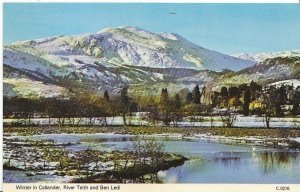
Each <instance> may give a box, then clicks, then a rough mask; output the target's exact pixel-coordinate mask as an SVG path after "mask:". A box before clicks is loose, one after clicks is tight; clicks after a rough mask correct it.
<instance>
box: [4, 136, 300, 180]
mask: <svg viewBox="0 0 300 192" xmlns="http://www.w3.org/2000/svg"><path fill="white" fill-rule="evenodd" d="M19 138H21V139H26V138H28V139H32V140H46V139H47V140H48V139H51V140H54V141H56V142H64V143H66V142H80V143H79V144H76V145H72V146H68V149H69V150H84V149H87V148H92V149H98V150H127V149H128V148H129V147H130V145H131V144H132V142H133V141H135V140H137V136H130V135H118V134H52V135H37V136H28V137H27V136H26V137H25V136H24V137H19ZM139 138H140V139H142V140H148V139H155V140H157V141H158V142H162V143H163V144H164V145H165V151H166V152H171V153H176V154H181V155H184V156H185V157H187V158H189V160H188V161H186V162H185V163H184V164H183V165H182V166H178V167H173V168H171V169H169V170H166V171H160V172H159V173H158V175H159V176H160V178H161V180H162V181H163V182H164V183H245V184H255V183H294V184H298V183H300V152H297V151H283V150H278V149H271V148H264V147H257V149H256V151H255V152H253V151H252V146H250V145H239V144H228V143H227V144H225V143H219V142H216V141H210V140H207V139H206V140H204V139H178V138H166V137H153V136H152V137H151V136H140V137H139ZM4 174H5V173H4Z"/></svg>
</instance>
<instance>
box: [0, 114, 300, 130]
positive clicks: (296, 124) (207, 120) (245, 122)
mask: <svg viewBox="0 0 300 192" xmlns="http://www.w3.org/2000/svg"><path fill="white" fill-rule="evenodd" d="M201 119H202V121H201V122H190V121H189V120H188V118H185V119H184V120H183V121H180V122H178V126H181V127H190V126H195V127H211V126H213V127H222V126H223V122H222V119H221V117H218V116H214V117H213V118H212V119H211V117H201ZM17 121H19V122H24V119H20V120H17V119H4V120H3V122H4V124H14V123H16V122H17ZM31 122H32V123H34V124H37V125H49V124H50V125H56V124H57V122H58V119H56V118H50V119H49V118H34V119H31ZM106 122H107V124H108V125H115V126H116V125H123V118H122V117H120V116H118V117H107V119H106ZM88 123H89V118H66V119H65V124H66V125H68V124H69V125H72V124H75V125H86V124H88ZM103 124H104V119H103V118H97V117H95V118H93V120H92V125H103ZM127 124H131V125H141V126H149V125H152V124H151V123H150V122H148V121H147V120H145V119H143V118H141V117H139V116H133V117H131V118H129V117H127ZM156 125H163V123H162V122H159V123H157V124H156ZM171 126H172V122H171ZM233 126H234V127H252V128H253V127H256V128H260V127H265V122H264V121H263V118H262V117H256V116H250V117H244V116H238V117H237V119H236V121H235V123H234V125H233ZM270 126H271V127H273V128H277V127H278V128H280V127H282V128H300V117H295V118H271V121H270Z"/></svg>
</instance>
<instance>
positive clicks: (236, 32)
mask: <svg viewBox="0 0 300 192" xmlns="http://www.w3.org/2000/svg"><path fill="white" fill-rule="evenodd" d="M171 13H176V14H171ZM118 26H136V27H139V28H142V29H145V30H148V31H151V32H172V33H177V34H180V35H181V36H183V37H185V38H186V39H188V40H190V41H192V42H194V43H196V44H198V45H200V46H203V47H206V48H209V49H213V50H217V51H220V52H223V53H227V54H235V53H240V52H246V53H259V52H273V51H281V50H290V49H299V48H300V4H162V3H158V4H155V3H152V4H129V3H127V4H118V3H111V4H99V3H97V4H96V3H90V4H84V3H77V4H67V3H65V4H61V3H60V4H54V3H40V4H37V3H36V4H34V3H31V4H30V3H18V4H17V3H6V4H4V24H3V28H4V33H3V34H4V43H5V44H9V43H12V42H14V41H18V40H27V39H36V38H42V37H48V36H55V35H70V34H80V33H93V32H97V31H99V30H101V29H103V28H106V27H118Z"/></svg>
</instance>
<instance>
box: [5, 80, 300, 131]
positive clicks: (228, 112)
mask: <svg viewBox="0 0 300 192" xmlns="http://www.w3.org/2000/svg"><path fill="white" fill-rule="evenodd" d="M128 89H129V87H128V86H125V87H123V88H122V89H121V90H120V91H119V94H118V95H113V96H111V95H110V93H109V92H108V91H105V92H104V93H103V94H102V95H100V94H99V93H81V92H77V93H76V94H73V95H71V96H70V97H69V98H41V97H37V96H31V97H29V98H22V97H6V96H5V97H4V98H3V104H4V105H3V113H4V118H16V119H23V120H24V119H25V122H23V123H24V124H27V125H30V124H31V123H32V118H35V117H44V118H49V124H50V119H51V118H56V119H57V124H58V125H60V126H63V125H65V123H66V119H68V120H69V122H71V124H72V125H77V124H80V123H81V122H82V121H83V119H85V122H86V124H88V125H93V124H94V121H95V118H98V120H99V119H100V120H101V122H102V123H103V125H107V120H106V118H107V117H115V116H122V119H123V123H124V125H127V124H128V123H130V122H128V118H130V117H131V116H132V114H133V113H134V112H145V115H144V118H145V119H146V120H147V121H148V122H150V123H152V124H153V125H155V124H156V123H158V122H163V123H164V124H165V125H170V124H172V125H173V126H177V124H178V122H179V121H181V120H182V119H183V118H188V119H189V121H190V122H199V121H203V119H202V118H201V116H215V115H218V116H221V117H222V120H223V122H224V125H226V126H227V127H231V126H232V125H233V123H234V120H235V118H236V116H237V114H243V115H244V116H248V115H259V116H263V117H264V119H265V122H266V124H267V125H266V126H267V127H269V122H270V118H271V117H283V116H286V115H290V116H296V115H299V111H300V108H299V104H300V87H299V86H298V87H297V88H293V86H289V85H281V86H280V87H276V86H265V87H262V86H261V85H259V84H257V83H255V82H253V81H252V82H251V83H250V84H241V85H239V86H230V87H225V86H223V87H221V88H220V91H216V90H213V86H212V85H211V84H209V83H207V84H206V85H205V86H204V87H202V88H201V89H200V87H199V85H195V87H194V88H193V90H192V91H189V90H188V89H182V90H180V91H179V92H178V93H175V94H170V93H169V91H168V88H167V87H165V88H162V90H161V93H160V95H158V96H157V97H154V96H144V97H142V96H130V95H129V93H128ZM286 106H288V107H289V108H288V109H286Z"/></svg>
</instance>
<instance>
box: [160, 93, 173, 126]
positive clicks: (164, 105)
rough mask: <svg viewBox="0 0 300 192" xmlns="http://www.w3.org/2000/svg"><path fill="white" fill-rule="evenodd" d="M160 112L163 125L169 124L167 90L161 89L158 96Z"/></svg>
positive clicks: (169, 107)
mask: <svg viewBox="0 0 300 192" xmlns="http://www.w3.org/2000/svg"><path fill="white" fill-rule="evenodd" d="M159 105H160V111H161V112H162V118H163V122H164V124H165V125H169V123H170V112H171V110H170V109H171V107H172V106H170V101H169V94H168V90H167V88H163V89H162V90H161V94H160V102H159Z"/></svg>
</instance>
